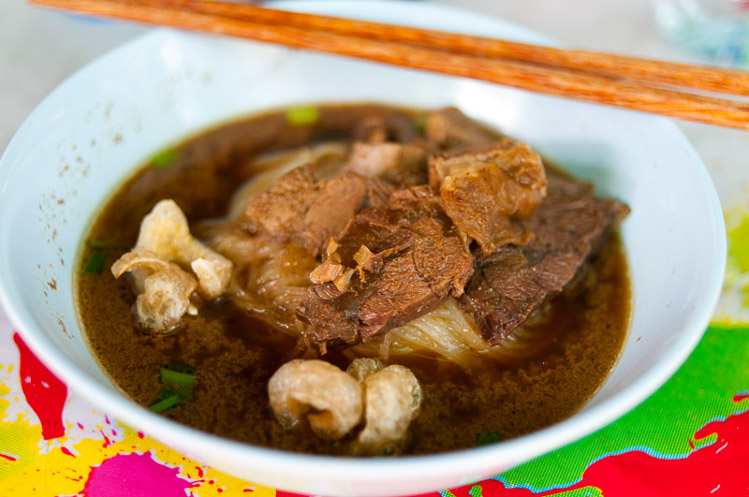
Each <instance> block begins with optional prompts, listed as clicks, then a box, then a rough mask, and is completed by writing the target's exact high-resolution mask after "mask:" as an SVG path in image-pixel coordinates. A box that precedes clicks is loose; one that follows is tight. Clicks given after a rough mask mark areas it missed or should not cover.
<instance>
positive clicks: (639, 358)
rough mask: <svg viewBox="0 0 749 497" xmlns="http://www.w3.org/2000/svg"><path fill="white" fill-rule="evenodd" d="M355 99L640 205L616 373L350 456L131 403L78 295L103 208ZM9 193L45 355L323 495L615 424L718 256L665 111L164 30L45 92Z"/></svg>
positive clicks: (106, 401)
mask: <svg viewBox="0 0 749 497" xmlns="http://www.w3.org/2000/svg"><path fill="white" fill-rule="evenodd" d="M279 5H283V6H285V7H287V8H291V9H298V10H301V9H304V10H308V11H314V12H319V13H328V14H337V15H341V16H351V17H355V16H361V17H364V18H370V19H373V20H379V21H385V22H394V23H403V24H414V25H424V26H430V27H433V28H438V29H446V30H452V31H463V32H471V33H476V34H482V35H489V36H497V37H506V38H515V39H519V40H524V41H530V42H539V41H540V42H543V41H544V39H543V38H541V37H539V36H537V35H534V34H532V33H529V32H527V31H525V30H523V29H520V28H517V27H514V26H511V25H508V24H506V23H504V22H501V21H498V20H493V19H490V18H487V17H485V16H481V15H476V14H471V13H467V12H463V11H459V10H455V9H449V8H444V7H439V6H435V5H428V4H387V3H384V2H377V1H372V2H369V1H359V2H345V3H344V2H340V3H338V2H299V3H293V2H292V3H288V4H279ZM346 101H354V102H358V101H380V102H386V103H392V104H399V105H406V106H413V107H425V108H429V107H438V106H443V105H448V104H449V105H457V106H459V107H460V108H461V109H463V110H464V111H465V112H466V113H467V114H469V115H470V116H472V117H474V118H477V119H480V120H483V121H485V122H487V123H489V124H491V125H493V126H496V127H498V128H500V129H501V130H503V131H505V132H507V133H509V134H511V135H514V136H516V137H518V138H520V139H522V140H526V141H528V142H529V143H531V144H532V145H533V146H534V147H536V148H537V149H538V150H539V151H540V152H541V153H543V154H545V155H547V156H549V157H551V158H553V159H555V160H557V161H558V162H560V163H561V164H562V165H564V166H565V167H566V168H567V169H568V170H569V171H571V172H572V173H574V174H576V175H578V176H580V177H582V178H587V179H590V180H592V181H594V182H595V183H596V185H597V187H598V190H599V192H601V193H602V194H606V195H611V196H614V197H617V198H619V199H622V200H624V201H625V202H627V203H628V204H629V205H630V206H631V208H632V214H631V216H630V217H629V218H628V219H627V220H626V222H625V223H624V226H623V228H622V233H623V238H624V242H625V245H626V251H627V255H628V258H629V262H630V268H631V277H632V284H633V286H634V288H633V292H634V303H633V317H632V324H631V331H630V333H629V336H628V339H627V343H626V345H625V348H624V351H623V353H622V355H621V359H620V360H619V362H618V364H617V366H616V367H615V369H614V370H613V372H612V373H611V377H610V378H609V380H608V381H607V382H606V383H605V385H604V386H603V388H601V390H600V391H599V392H598V393H597V395H596V396H595V397H594V398H593V399H592V400H591V401H590V402H589V403H588V404H587V405H586V406H585V408H584V409H583V410H582V411H580V412H579V413H578V414H576V415H575V416H573V417H571V418H569V419H567V420H566V421H563V422H561V423H558V424H556V425H554V426H551V427H549V428H546V429H544V430H541V431H538V432H536V433H533V434H531V435H527V436H524V437H521V438H517V439H514V440H509V441H506V442H502V443H499V444H496V445H491V446H487V447H482V448H476V449H472V450H467V451H462V452H456V453H448V454H439V455H434V456H423V457H421V456H420V457H406V458H400V459H396V460H394V459H338V458H332V457H321V456H308V455H299V454H289V453H284V452H280V451H275V450H269V449H263V448H258V447H253V446H249V445H245V444H241V443H237V442H232V441H229V440H225V439H221V438H218V437H215V436H212V435H209V434H206V433H202V432H198V431H195V430H193V429H190V428H186V427H184V426H180V425H178V424H175V423H172V422H171V421H169V420H167V419H165V418H162V417H160V416H158V415H155V414H152V413H150V412H149V411H148V410H146V409H144V408H142V407H140V406H138V405H136V404H134V403H133V402H131V401H130V400H128V399H126V398H125V397H124V396H123V395H121V394H120V392H119V391H118V390H117V389H116V388H115V387H114V386H113V385H112V384H111V383H110V381H109V380H108V379H107V377H106V376H105V375H104V373H103V372H102V371H101V370H100V368H99V366H98V365H97V363H96V362H95V361H94V359H93V358H92V355H91V352H90V351H89V349H88V348H87V345H86V341H85V340H84V339H83V338H82V337H81V330H80V328H79V325H78V320H77V317H76V312H75V309H74V306H73V295H72V290H71V289H72V277H73V271H74V268H75V263H76V256H77V254H78V251H79V248H80V245H81V241H82V240H83V238H84V234H85V233H86V230H87V228H88V226H89V223H90V222H91V219H92V216H94V215H95V214H96V212H97V209H96V207H97V206H99V205H101V204H102V203H103V201H104V199H105V198H106V197H107V195H109V194H110V193H111V192H112V191H113V190H114V189H115V188H116V187H117V185H118V184H120V182H121V181H122V180H124V179H125V178H127V177H128V176H129V175H131V174H132V172H133V168H134V167H136V166H138V165H139V164H141V163H143V162H144V161H145V160H146V159H147V158H149V157H151V156H153V155H154V153H156V152H157V151H159V150H161V149H163V148H164V147H166V146H168V145H169V144H172V143H174V142H177V141H180V140H181V139H183V138H184V137H186V136H188V135H192V134H194V133H196V132H198V131H200V130H203V129H206V128H208V127H210V126H212V125H214V124H219V123H222V122H224V121H227V120H229V119H233V118H236V117H238V116H242V115H247V114H251V113H254V112H257V111H260V110H265V109H269V108H276V107H280V106H285V105H290V104H298V103H300V102H346ZM0 192H1V196H0V212H1V213H2V220H1V221H0V294H1V296H2V303H3V306H4V308H5V310H6V311H7V313H8V315H9V316H10V319H11V320H12V322H13V323H14V324H15V325H16V326H17V327H18V329H19V330H20V331H21V332H22V333H23V336H24V338H25V340H26V341H27V342H28V343H29V345H30V346H31V348H32V349H33V350H34V351H35V352H36V353H37V354H38V355H39V356H40V357H41V358H42V359H43V360H44V362H46V363H47V364H48V365H49V367H50V368H51V369H52V370H54V371H55V372H56V373H57V374H58V375H60V376H61V377H62V378H63V379H64V380H65V381H66V382H67V384H68V385H69V386H70V387H72V388H73V389H74V390H75V391H76V392H78V393H79V394H81V395H83V396H85V397H86V398H88V399H89V400H90V401H91V402H93V403H94V404H96V405H98V406H100V407H101V408H102V409H104V410H106V411H107V412H108V413H111V414H114V415H115V416H116V417H117V418H118V419H119V420H120V421H123V422H125V423H127V424H129V425H131V426H132V427H134V428H137V429H139V430H144V431H146V432H147V433H149V434H151V435H152V436H154V437H156V438H158V439H160V440H161V441H163V442H164V443H166V444H168V445H171V446H173V447H174V448H176V449H177V450H180V451H182V452H183V453H185V454H186V455H188V456H190V457H193V458H195V459H198V460H201V461H203V462H205V463H207V464H209V465H211V466H213V467H215V468H217V469H220V470H223V471H226V472H228V473H230V474H233V475H236V476H239V477H242V478H245V479H249V480H253V481H256V482H258V483H262V484H265V485H271V486H275V487H279V488H282V489H286V490H292V491H297V492H304V493H312V494H318V495H319V494H322V495H379V496H386V495H404V494H411V493H417V492H423V491H428V490H435V489H441V488H447V487H451V486H455V485H459V484H465V483H468V482H472V481H475V480H478V479H481V478H484V477H487V476H490V475H494V474H496V473H498V472H500V471H502V470H504V469H506V468H508V467H510V466H513V465H516V464H519V463H521V462H523V461H526V460H528V459H530V458H532V457H534V456H537V455H540V454H542V453H544V452H547V451H549V450H552V449H554V448H557V447H560V446H562V445H564V444H567V443H569V442H571V441H573V440H576V439H579V438H581V437H582V436H584V435H586V434H588V433H591V432H592V431H594V430H596V429H598V428H600V427H602V426H604V425H605V424H607V423H610V422H611V421H613V420H615V419H616V418H617V417H619V416H621V415H622V414H624V413H625V412H626V411H628V410H629V409H631V408H632V407H634V406H635V405H637V404H638V403H639V402H641V401H642V400H643V399H645V398H646V397H647V396H648V395H650V394H651V393H652V392H653V391H654V390H655V389H656V388H657V387H658V386H660V385H661V384H662V383H663V382H664V381H666V379H667V378H668V377H669V376H670V375H671V374H672V373H673V372H674V371H675V370H676V368H677V367H678V366H679V365H680V364H681V363H682V362H683V361H684V360H685V359H686V357H687V355H688V354H689V353H690V351H691V350H692V349H693V347H694V346H695V345H696V344H697V342H698V340H699V339H700V337H701V336H702V333H703V330H704V328H705V327H706V325H707V323H708V320H709V318H710V314H711V312H712V309H713V307H714V304H715V302H716V299H717V297H718V294H719V292H720V287H721V279H722V275H723V268H724V263H725V260H724V257H725V256H724V253H725V241H724V240H725V236H724V226H723V219H722V215H721V211H720V206H719V203H718V199H717V196H716V193H715V190H714V188H713V186H712V184H711V182H710V178H709V176H708V174H707V172H706V171H705V169H704V167H703V165H702V164H701V162H700V160H699V158H698V157H697V155H696V154H695V152H694V150H693V149H692V147H691V146H690V144H689V143H688V142H687V140H686V139H685V138H684V137H683V136H682V134H681V133H680V132H679V131H678V130H677V128H676V127H675V126H674V125H673V124H672V123H671V122H670V121H668V120H666V119H661V118H654V117H650V116H645V115H641V114H637V113H633V112H627V111H621V110H612V109H609V108H605V107H599V106H593V105H586V104H581V103H574V102H571V101H565V100H560V99H554V98H547V97H541V96H538V95H533V94H530V93H526V92H522V91H517V90H510V89H506V88H502V87H499V86H493V85H490V84H484V83H479V82H475V81H469V80H463V79H457V78H448V77H443V76H436V75H431V74H425V73H420V72H415V71H408V70H402V69H397V68H392V67H386V66H381V65H376V64H369V63H364V62H357V61H352V60H347V59H341V58H336V57H330V56H325V55H318V54H310V53H305V52H299V51H289V50H285V49H281V48H277V47H273V46H267V45H262V44H255V43H248V42H243V41H238V40H231V39H223V38H216V37H206V36H196V35H187V34H183V33H178V32H173V31H166V30H162V31H156V32H153V33H151V34H149V35H147V36H144V37H142V38H140V39H137V40H135V41H134V42H131V43H129V44H127V45H125V46H123V47H121V48H119V49H117V50H114V51H113V52H111V53H109V54H108V55H106V56H104V57H102V58H101V59H99V60H97V61H96V62H94V63H92V64H91V65H89V66H88V67H86V68H84V69H83V70H81V71H79V72H78V73H77V74H75V75H74V76H72V77H71V78H70V79H69V80H67V81H66V82H65V83H63V84H62V85H60V87H59V88H57V89H56V90H55V91H54V92H53V93H52V94H50V95H49V97H47V98H46V99H45V100H44V101H43V102H42V103H41V104H40V105H39V107H38V108H37V109H36V110H35V111H34V112H33V113H32V114H31V116H29V118H28V119H27V120H26V122H25V123H24V124H23V126H22V127H21V129H20V130H19V131H18V133H17V134H16V136H15V137H14V138H13V140H12V142H11V144H10V145H9V147H8V149H7V150H6V152H5V154H4V156H3V158H2V163H1V164H0ZM52 282H54V283H55V284H54V285H50V283H52ZM52 286H56V289H53V288H51V287H52Z"/></svg>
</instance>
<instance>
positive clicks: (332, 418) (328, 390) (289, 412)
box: [268, 359, 363, 440]
mask: <svg viewBox="0 0 749 497" xmlns="http://www.w3.org/2000/svg"><path fill="white" fill-rule="evenodd" d="M268 397H269V398H270V405H271V408H272V409H273V413H274V414H275V415H276V419H278V421H279V422H280V423H281V424H282V425H283V426H284V427H292V426H295V425H296V424H297V423H298V422H299V421H301V420H302V419H303V418H304V417H305V416H306V417H307V420H308V421H309V424H310V427H311V428H312V431H314V432H315V433H316V434H317V435H318V436H319V437H321V438H325V439H327V440H337V439H339V438H342V437H343V436H344V435H346V434H347V433H348V432H350V431H351V430H352V429H353V428H354V427H355V426H356V425H357V424H359V421H360V420H361V415H362V407H363V406H362V389H361V386H360V385H359V382H357V381H356V380H355V379H354V377H353V376H351V375H349V374H347V373H346V372H344V371H341V370H340V369H338V368H337V367H335V366H333V365H332V364H330V363H327V362H325V361H320V360H318V359H312V360H302V359H295V360H293V361H290V362H287V363H286V364H284V365H283V366H281V367H280V368H279V369H278V371H276V373H275V374H274V375H273V376H272V377H271V379H270V381H269V382H268Z"/></svg>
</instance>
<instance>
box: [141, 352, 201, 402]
mask: <svg viewBox="0 0 749 497" xmlns="http://www.w3.org/2000/svg"><path fill="white" fill-rule="evenodd" d="M193 371H194V369H193V368H192V367H191V366H188V365H187V364H185V363H182V362H178V361H172V362H170V363H169V364H167V365H165V366H161V368H159V374H160V380H161V385H162V386H163V390H162V391H161V394H160V395H159V399H158V400H157V401H156V403H155V404H154V405H152V406H151V407H150V408H149V409H151V410H152V411H153V412H161V411H163V410H164V409H169V408H170V407H174V406H176V405H177V404H179V403H180V402H181V401H182V400H188V401H189V400H192V399H193V387H194V386H195V375H193ZM156 408H158V409H159V410H158V411H157V410H155V409H156Z"/></svg>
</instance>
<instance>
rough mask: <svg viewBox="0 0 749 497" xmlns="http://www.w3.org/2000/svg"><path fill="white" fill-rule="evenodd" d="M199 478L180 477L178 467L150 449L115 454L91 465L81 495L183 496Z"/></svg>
mask: <svg viewBox="0 0 749 497" xmlns="http://www.w3.org/2000/svg"><path fill="white" fill-rule="evenodd" d="M200 483H201V481H189V480H186V479H184V478H180V477H179V468H170V467H169V466H165V465H164V464H161V463H159V462H158V461H155V460H154V459H153V457H151V453H150V452H147V453H145V454H138V453H131V454H117V455H116V456H113V457H110V458H109V459H106V460H105V461H104V462H102V463H101V464H100V465H99V466H96V467H93V468H91V472H90V473H89V475H88V479H87V480H86V486H85V487H84V488H83V490H82V491H81V495H82V496H83V497H134V496H138V497H186V495H187V490H188V489H190V488H193V487H197V486H199V485H200Z"/></svg>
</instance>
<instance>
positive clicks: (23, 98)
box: [0, 0, 749, 497]
mask: <svg viewBox="0 0 749 497" xmlns="http://www.w3.org/2000/svg"><path fill="white" fill-rule="evenodd" d="M437 3H443V4H453V5H456V6H457V5H459V6H461V7H463V8H467V9H473V10H477V11H482V12H486V13H488V14H492V15H495V16H497V17H501V18H504V19H506V20H508V21H511V22H515V23H518V24H521V25H524V26H526V27H529V28H532V29H535V30H538V31H541V32H544V33H546V34H547V35H550V36H551V37H554V38H557V39H558V40H560V41H561V42H562V43H565V44H567V45H569V46H574V47H579V48H585V49H593V50H601V51H610V52H619V53H625V54H632V55H638V56H646V57H651V58H663V59H670V60H679V61H687V62H689V61H695V59H693V57H692V56H691V55H690V54H687V53H685V52H682V51H681V50H680V49H679V48H678V47H673V46H671V45H670V44H669V43H668V42H666V41H665V40H663V39H662V37H661V36H660V35H659V33H658V32H657V30H656V27H655V25H654V21H653V15H652V6H651V2H649V1H648V0H631V1H629V2H616V1H614V0H567V1H565V2H559V1H558V0H525V1H523V2H497V1H495V0H464V1H458V0H443V1H439V2H437ZM146 31H147V28H143V27H138V26H133V25H125V24H119V23H111V22H102V21H93V20H90V19H84V18H80V17H75V16H70V15H64V14H60V13H56V12H49V11H44V10H40V9H36V8H32V7H30V6H28V5H27V4H25V3H24V2H22V1H21V0H2V1H0V75H2V76H0V109H2V111H0V150H2V149H4V148H5V146H6V145H7V143H8V142H9V141H10V139H11V137H12V135H13V133H14V132H15V129H16V128H17V127H18V126H19V125H20V124H21V122H22V121H23V120H24V119H25V117H26V116H27V115H28V114H29V112H31V110H32V109H33V108H34V106H35V105H37V104H38V103H39V102H40V101H41V99H42V98H43V97H44V96H45V95H46V94H47V93H48V92H49V91H50V90H51V89H52V88H54V87H55V86H56V85H57V84H59V83H60V82H61V81H62V80H64V79H65V78H66V77H67V76H69V75H70V74H71V73H72V72H74V71H75V70H76V69H78V68H80V67H81V66H83V65H84V64H85V63H86V62H88V61H90V60H92V59H93V58H95V57H96V56H98V55H99V54H101V53H103V52H106V51H107V50H109V49H111V48H112V47H114V46H117V45H119V44H121V43H123V42H125V41H126V40H129V39H131V38H133V37H136V36H138V35H139V34H142V33H144V32H146ZM679 126H680V127H681V129H682V130H683V131H684V133H685V134H686V135H687V137H688V138H689V139H690V140H691V141H692V143H693V144H694V146H695V148H696V150H697V152H698V153H699V154H700V156H701V157H702V159H703V160H704V162H705V164H706V166H707V167H708V169H709V171H710V174H711V175H712V177H713V180H714V181H715V184H716V187H717V189H718V193H719V195H720V197H721V200H722V202H723V206H724V211H725V214H726V219H727V223H728V232H729V247H734V249H735V248H736V247H739V246H746V245H745V244H749V239H746V238H747V233H749V221H748V219H749V216H747V213H749V203H748V202H749V192H748V191H747V190H748V189H749V167H746V166H748V165H749V164H747V163H748V162H749V135H748V134H746V133H743V132H739V131H734V130H727V129H720V128H716V127H711V126H706V125H701V124H693V123H679ZM731 250H732V249H730V248H729V269H728V271H729V272H728V274H727V276H728V278H727V283H726V292H725V298H723V299H722V301H721V304H720V305H719V308H718V310H717V312H716V315H715V318H714V322H713V325H712V326H711V328H710V329H709V330H708V332H707V334H706V336H705V338H704V339H703V341H702V343H701V344H700V346H699V347H698V349H697V350H696V351H695V353H694V354H693V355H692V357H691V358H690V359H689V361H688V362H687V364H686V365H685V366H684V367H683V368H682V369H681V370H680V371H679V372H678V373H677V375H676V376H675V377H674V378H673V379H672V380H671V381H670V382H669V383H667V384H666V386H664V387H663V388H662V389H661V390H660V391H658V392H657V393H656V394H655V395H654V396H653V397H652V398H651V399H649V400H648V401H647V402H645V403H644V404H643V405H641V406H640V407H638V408H637V409H636V410H635V411H633V412H632V413H630V414H628V415H627V416H625V417H624V418H623V419H621V420H620V421H618V422H617V423H614V424H613V425H611V426H609V427H607V428H605V429H603V430H601V431H599V432H597V433H596V434H594V435H591V436H590V437H588V438H586V439H584V440H582V441H580V442H577V443H575V444H573V445H571V446H569V447H566V448H564V449H561V450H559V451H556V452H554V453H552V454H549V455H547V456H543V457H542V458H540V459H538V460H536V461H532V462H530V463H528V464H526V465H524V466H522V467H520V468H517V469H515V470H512V471H510V472H507V473H505V474H503V475H498V476H497V477H496V478H494V479H491V480H487V481H486V482H482V483H481V484H480V485H477V486H469V487H465V488H462V489H454V490H452V491H443V492H441V493H440V494H439V495H442V496H448V495H470V496H472V497H476V496H480V495H483V496H486V497H489V496H491V495H523V496H531V495H533V496H535V495H564V496H567V497H573V496H576V495H579V496H582V495H606V496H607V497H610V496H612V495H710V494H711V493H712V495H727V496H734V495H749V490H748V489H749V476H747V473H748V472H747V471H746V470H745V468H744V466H745V464H746V462H747V460H749V439H747V432H749V429H747V428H749V419H747V418H748V417H749V415H747V414H746V411H747V410H748V409H749V406H747V403H748V402H749V401H744V398H745V395H744V393H745V392H747V391H749V366H747V361H746V358H747V357H749V326H747V327H744V326H743V325H742V324H741V323H744V322H749V319H748V318H747V312H749V311H747V309H746V308H744V306H743V305H742V303H743V302H745V301H749V300H744V298H743V297H744V293H743V292H745V291H746V288H745V286H746V285H743V286H742V284H741V281H742V279H741V276H742V272H741V271H742V268H744V269H745V268H749V261H747V260H742V259H741V254H740V253H739V252H740V251H738V250H734V251H733V252H731ZM743 281H746V280H743ZM747 288H749V287H747ZM13 338H14V335H13V330H12V328H11V326H10V324H9V323H8V321H7V319H6V318H5V316H4V315H3V314H2V311H1V310H0V495H10V494H11V493H13V495H27V494H28V495H58V494H60V495H63V494H64V495H74V494H78V493H81V492H84V493H85V495H88V496H93V497H96V496H101V495H110V496H112V495H114V496H117V495H123V496H124V495H125V494H126V493H128V494H129V495H152V493H151V492H153V491H154V490H153V488H154V487H153V485H152V486H151V487H148V486H147V485H146V486H144V487H139V486H138V482H130V484H132V485H131V486H130V487H128V486H127V485H120V486H119V487H113V486H109V487H108V486H107V484H106V481H107V480H106V479H105V478H104V477H103V475H104V473H105V471H104V469H105V468H107V467H108V468H109V469H108V471H113V470H114V469H113V466H114V465H115V463H116V462H117V457H116V456H120V459H119V461H120V462H122V460H123V459H122V456H123V455H125V454H127V455H130V456H131V460H130V464H141V465H145V466H138V468H139V471H141V470H142V472H143V474H144V475H146V474H147V475H149V478H151V479H152V480H153V479H156V480H158V479H159V478H161V479H162V480H164V479H166V480H164V481H167V480H169V478H172V479H173V478H174V477H175V476H176V473H177V472H179V473H180V475H179V476H180V481H182V482H183V486H182V487H181V488H179V489H177V490H178V491H177V493H176V494H175V495H185V490H187V491H188V493H190V495H200V496H207V495H214V494H216V495H218V494H221V495H246V494H247V493H250V492H251V493H253V494H260V495H274V494H276V492H275V491H274V490H273V489H269V488H264V487H261V486H258V485H254V484H252V483H248V482H243V481H241V480H237V479H235V478H231V477H228V476H226V475H223V474H221V473H219V472H216V471H214V470H212V469H210V468H207V467H205V466H202V465H201V464H199V463H196V462H193V461H190V460H188V459H186V458H184V457H182V456H181V455H180V454H177V453H174V452H173V451H170V450H169V449H168V448H166V447H164V446H162V445H160V444H159V443H158V442H156V441H154V440H152V439H150V438H149V437H148V436H147V435H144V434H140V433H135V432H132V431H131V430H129V429H128V428H126V427H124V426H121V425H119V424H117V422H116V421H115V420H111V419H109V417H107V416H106V414H105V413H101V412H98V411H96V410H95V409H93V408H92V407H91V406H89V405H88V404H86V403H85V402H84V401H82V400H80V399H78V398H76V396H75V393H74V392H69V393H68V397H67V398H68V400H67V403H66V407H65V409H66V411H65V419H66V424H65V426H64V427H63V428H64V430H65V436H64V437H61V438H54V437H53V438H50V439H47V437H44V436H43V435H44V434H43V432H42V428H43V425H44V423H40V420H39V418H38V417H37V415H38V414H39V410H38V409H32V407H34V406H29V405H28V403H27V402H25V400H26V399H24V397H23V394H22V393H21V386H20V379H19V376H18V369H19V366H18V363H19V348H20V350H21V351H23V346H22V345H20V344H16V343H14V340H13ZM28 360H29V361H31V360H33V359H28ZM716 371H717V372H721V371H723V372H730V373H726V374H725V375H721V374H716ZM676 406H679V408H678V409H676ZM42 417H43V415H42ZM73 419H74V420H75V422H74V423H73V422H71V421H70V420H73ZM741 426H743V427H745V428H744V430H743V431H740V430H739V427H741ZM47 428H49V427H47ZM742 437H743V438H742ZM136 449H137V451H136ZM91 454H95V456H91V457H88V456H90V455H91ZM136 455H137V456H139V457H141V458H142V460H139V461H135V456H136ZM164 463H167V465H164ZM742 463H743V465H742ZM107 464H108V465H109V466H107ZM153 465H156V466H157V467H152V466H153ZM159 468H161V470H162V471H161V472H159ZM97 469H98V470H99V473H98V475H99V476H98V479H97V478H96V475H97ZM115 469H116V468H115ZM676 475H679V477H678V478H677V477H676ZM156 480H153V481H156ZM159 481H161V480H159ZM149 488H150V489H149ZM164 488H166V487H164ZM180 492H181V493H180ZM281 494H282V493H281V492H278V495H281ZM153 495H166V494H165V493H163V492H162V493H158V492H157V493H153ZM437 495H438V494H436V493H435V494H434V496H435V497H436V496H437Z"/></svg>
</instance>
